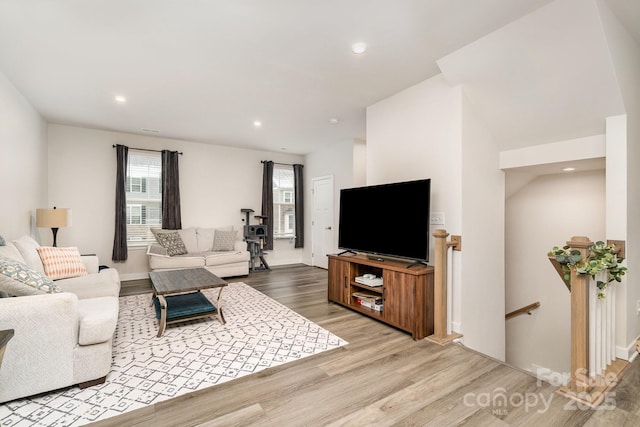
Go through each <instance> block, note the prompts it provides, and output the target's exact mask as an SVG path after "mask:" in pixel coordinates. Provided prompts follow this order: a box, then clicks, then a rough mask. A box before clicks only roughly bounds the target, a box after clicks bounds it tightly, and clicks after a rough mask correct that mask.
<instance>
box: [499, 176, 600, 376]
mask: <svg viewBox="0 0 640 427" xmlns="http://www.w3.org/2000/svg"><path fill="white" fill-rule="evenodd" d="M509 176H510V172H507V180H508V179H509ZM604 201H605V173H604V171H602V170H600V171H588V172H574V173H566V174H554V175H543V176H540V177H537V178H536V179H534V180H533V181H532V182H530V183H529V184H528V185H527V186H525V187H523V188H521V189H520V191H518V192H517V193H515V194H514V195H512V196H511V197H509V198H508V199H507V201H506V218H505V226H506V237H507V238H506V248H505V252H506V253H505V259H506V263H505V275H506V312H510V311H513V310H516V309H518V308H520V307H523V306H525V305H528V304H531V303H533V302H535V301H540V303H541V306H540V308H538V309H537V310H534V311H533V312H532V315H531V316H527V315H522V316H518V317H515V318H512V319H509V320H508V321H507V322H506V342H507V350H506V354H507V362H508V363H510V364H512V365H514V366H517V367H520V368H522V369H528V370H532V371H534V372H535V367H534V365H538V366H542V367H545V368H548V369H551V370H552V371H555V372H561V373H568V372H570V368H571V359H570V356H571V351H570V350H571V347H570V344H571V333H570V332H571V331H570V328H571V318H570V315H571V294H570V292H569V290H568V289H567V288H566V286H565V285H564V282H563V281H562V279H561V278H560V277H559V276H558V273H557V272H556V271H555V269H554V268H553V266H552V265H551V263H550V262H549V260H548V259H547V252H549V250H551V248H552V247H553V246H560V247H561V246H563V245H565V244H566V241H567V240H570V239H571V237H573V236H587V237H589V238H591V239H592V240H593V241H597V240H605V227H604V224H605V203H604ZM549 349H553V351H549Z"/></svg>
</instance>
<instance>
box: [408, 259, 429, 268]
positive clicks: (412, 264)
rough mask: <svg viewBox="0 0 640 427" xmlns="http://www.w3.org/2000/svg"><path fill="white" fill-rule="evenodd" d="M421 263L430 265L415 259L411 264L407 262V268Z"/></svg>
mask: <svg viewBox="0 0 640 427" xmlns="http://www.w3.org/2000/svg"><path fill="white" fill-rule="evenodd" d="M421 265H428V264H427V263H426V262H424V261H414V262H412V263H411V264H407V268H411V267H416V266H421Z"/></svg>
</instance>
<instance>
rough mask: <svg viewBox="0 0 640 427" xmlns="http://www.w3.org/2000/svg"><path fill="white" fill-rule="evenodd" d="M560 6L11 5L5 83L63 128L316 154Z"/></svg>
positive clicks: (97, 0)
mask: <svg viewBox="0 0 640 427" xmlns="http://www.w3.org/2000/svg"><path fill="white" fill-rule="evenodd" d="M549 1H550V0H393V1H391V0H322V1H311V0H306V1H301V0H235V1H231V0H229V1H221V0H181V1H179V0H92V1H87V0H56V1H51V0H29V1H25V0H0V72H2V73H4V74H5V75H6V76H7V77H8V78H9V79H10V80H11V81H12V83H13V84H14V85H15V86H16V87H17V89H18V90H19V91H20V92H21V93H22V94H23V95H24V96H25V97H26V98H27V99H28V100H29V101H30V102H31V103H32V104H33V105H34V106H35V108H36V109H37V110H38V111H39V112H40V113H41V114H42V115H43V116H44V117H45V118H46V120H47V121H49V122H52V123H62V124H71V125H78V126H86V127H91V128H99V129H108V130H117V131H123V132H132V133H144V132H143V131H142V130H141V129H142V128H151V129H158V130H160V133H159V134H153V135H156V136H162V137H167V138H178V139H185V140H192V141H200V142H205V143H212V144H220V145H235V146H239V147H247V148H256V149H263V150H272V151H280V150H281V149H282V148H283V147H284V148H286V149H287V152H290V153H296V154H306V153H309V152H311V151H313V150H314V149H315V148H316V147H318V146H321V145H323V144H332V143H336V142H343V141H353V139H354V138H365V137H366V135H365V109H366V107H367V106H368V105H371V104H373V103H375V102H377V101H379V100H381V99H384V98H386V97H388V96H390V95H392V94H394V93H396V92H398V91H400V90H402V89H404V88H407V87H409V86H411V85H414V84H416V83H418V82H420V81H423V80H425V79H427V78H429V77H431V76H434V75H436V74H438V73H439V69H438V66H437V65H436V60H437V59H438V58H441V57H443V56H445V55H447V54H448V53H451V52H453V51H455V50H457V49H459V48H460V47H462V46H464V45H466V44H468V43H470V42H472V41H473V40H476V39H478V38H480V37H482V36H484V35H486V34H489V33H490V32H492V31H494V30H496V29H498V28H500V27H502V26H504V25H506V24H507V23H509V22H511V21H513V20H515V19H517V18H519V17H522V16H524V15H526V14H528V13H530V12H532V11H534V10H536V9H537V8H539V7H541V6H543V5H545V4H547V3H549ZM357 41H364V42H366V43H367V44H368V45H369V49H368V51H367V52H366V53H365V54H363V55H359V56H358V55H354V54H353V53H351V52H350V45H351V44H352V43H354V42H357ZM117 94H121V95H124V96H126V97H127V98H128V102H127V103H126V104H125V105H118V104H116V103H115V102H113V97H114V96H115V95H117ZM331 117H337V118H339V120H340V122H339V123H338V124H337V125H331V124H329V119H330V118H331ZM254 120H261V121H262V122H263V126H262V127H261V128H259V129H256V128H254V127H253V122H254Z"/></svg>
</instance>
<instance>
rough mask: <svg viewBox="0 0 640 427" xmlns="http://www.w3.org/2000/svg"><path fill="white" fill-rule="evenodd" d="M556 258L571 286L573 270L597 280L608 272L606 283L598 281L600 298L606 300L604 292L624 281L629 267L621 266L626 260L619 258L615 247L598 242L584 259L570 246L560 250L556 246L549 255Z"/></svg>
mask: <svg viewBox="0 0 640 427" xmlns="http://www.w3.org/2000/svg"><path fill="white" fill-rule="evenodd" d="M547 255H548V256H549V257H550V258H551V257H554V258H555V260H556V261H557V262H558V263H559V264H560V266H561V268H562V273H563V280H564V281H565V283H567V285H568V286H570V282H571V269H572V268H575V271H576V273H577V274H588V275H590V276H591V278H592V279H594V280H596V276H597V275H598V273H601V272H606V281H604V280H598V281H597V282H596V284H597V286H598V298H604V297H605V293H604V290H605V289H606V288H607V286H608V285H609V283H611V282H613V281H614V280H615V281H616V282H621V281H622V276H624V275H625V274H626V272H627V267H624V266H622V265H621V263H622V262H623V261H624V258H618V256H617V251H616V247H615V245H607V244H606V243H604V242H602V241H598V242H596V243H595V244H593V245H592V246H591V247H589V248H588V249H587V256H586V258H585V259H583V257H582V255H581V254H580V251H579V250H577V249H572V248H571V247H570V246H563V247H562V248H559V247H557V246H554V247H553V249H551V250H550V251H549V253H548V254H547Z"/></svg>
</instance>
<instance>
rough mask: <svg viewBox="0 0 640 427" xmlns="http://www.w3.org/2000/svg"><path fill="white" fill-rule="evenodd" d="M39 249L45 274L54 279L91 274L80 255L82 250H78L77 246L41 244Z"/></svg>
mask: <svg viewBox="0 0 640 427" xmlns="http://www.w3.org/2000/svg"><path fill="white" fill-rule="evenodd" d="M37 250H38V255H40V259H41V260H42V266H43V267H44V274H46V275H47V276H48V277H50V278H51V279H53V280H56V279H67V278H70V277H79V276H86V275H87V274H89V273H87V268H86V267H85V265H84V263H83V262H82V258H81V257H80V251H78V248H76V247H70V248H57V247H49V246H40V247H39V248H37Z"/></svg>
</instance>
